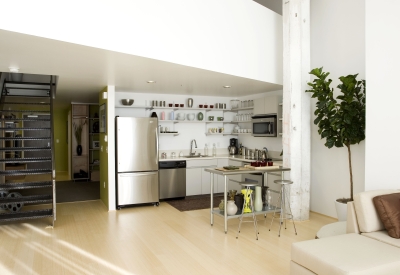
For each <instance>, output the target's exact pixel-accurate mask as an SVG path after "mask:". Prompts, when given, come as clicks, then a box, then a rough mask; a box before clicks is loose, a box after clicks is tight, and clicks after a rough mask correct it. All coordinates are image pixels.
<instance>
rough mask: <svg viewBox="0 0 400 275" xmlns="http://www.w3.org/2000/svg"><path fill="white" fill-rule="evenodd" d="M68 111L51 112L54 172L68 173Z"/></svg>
mask: <svg viewBox="0 0 400 275" xmlns="http://www.w3.org/2000/svg"><path fill="white" fill-rule="evenodd" d="M68 111H69V109H57V110H54V111H53V115H54V116H53V119H54V148H55V152H56V154H55V158H56V159H55V161H56V172H68V139H67V135H68V129H67V127H68ZM57 139H58V141H59V142H58V143H57Z"/></svg>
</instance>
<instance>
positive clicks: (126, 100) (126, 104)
mask: <svg viewBox="0 0 400 275" xmlns="http://www.w3.org/2000/svg"><path fill="white" fill-rule="evenodd" d="M133 102H134V100H133V99H129V98H127V99H121V103H122V105H125V106H131V105H132V104H133Z"/></svg>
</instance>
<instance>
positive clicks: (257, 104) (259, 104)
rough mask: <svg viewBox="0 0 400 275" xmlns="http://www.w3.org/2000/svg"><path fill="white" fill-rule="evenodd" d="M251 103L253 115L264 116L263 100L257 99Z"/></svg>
mask: <svg viewBox="0 0 400 275" xmlns="http://www.w3.org/2000/svg"><path fill="white" fill-rule="evenodd" d="M253 102H254V109H253V113H254V114H255V115H259V114H265V111H264V106H265V100H264V99H263V98H259V99H257V100H254V101H253Z"/></svg>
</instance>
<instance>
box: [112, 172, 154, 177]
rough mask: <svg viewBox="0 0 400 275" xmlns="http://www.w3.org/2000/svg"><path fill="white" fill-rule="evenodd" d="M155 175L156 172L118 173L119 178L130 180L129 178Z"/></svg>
mask: <svg viewBox="0 0 400 275" xmlns="http://www.w3.org/2000/svg"><path fill="white" fill-rule="evenodd" d="M156 174H158V171H157V172H142V173H119V176H120V177H126V178H130V177H136V176H149V175H156Z"/></svg>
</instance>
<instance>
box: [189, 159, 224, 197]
mask: <svg viewBox="0 0 400 275" xmlns="http://www.w3.org/2000/svg"><path fill="white" fill-rule="evenodd" d="M215 167H217V160H216V159H205V160H200V159H196V160H187V161H186V196H194V195H201V194H210V191H211V190H210V188H211V178H210V173H206V172H204V169H206V168H215ZM213 176H214V175H213ZM215 189H216V186H215V187H214V190H215ZM214 192H215V191H214Z"/></svg>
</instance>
